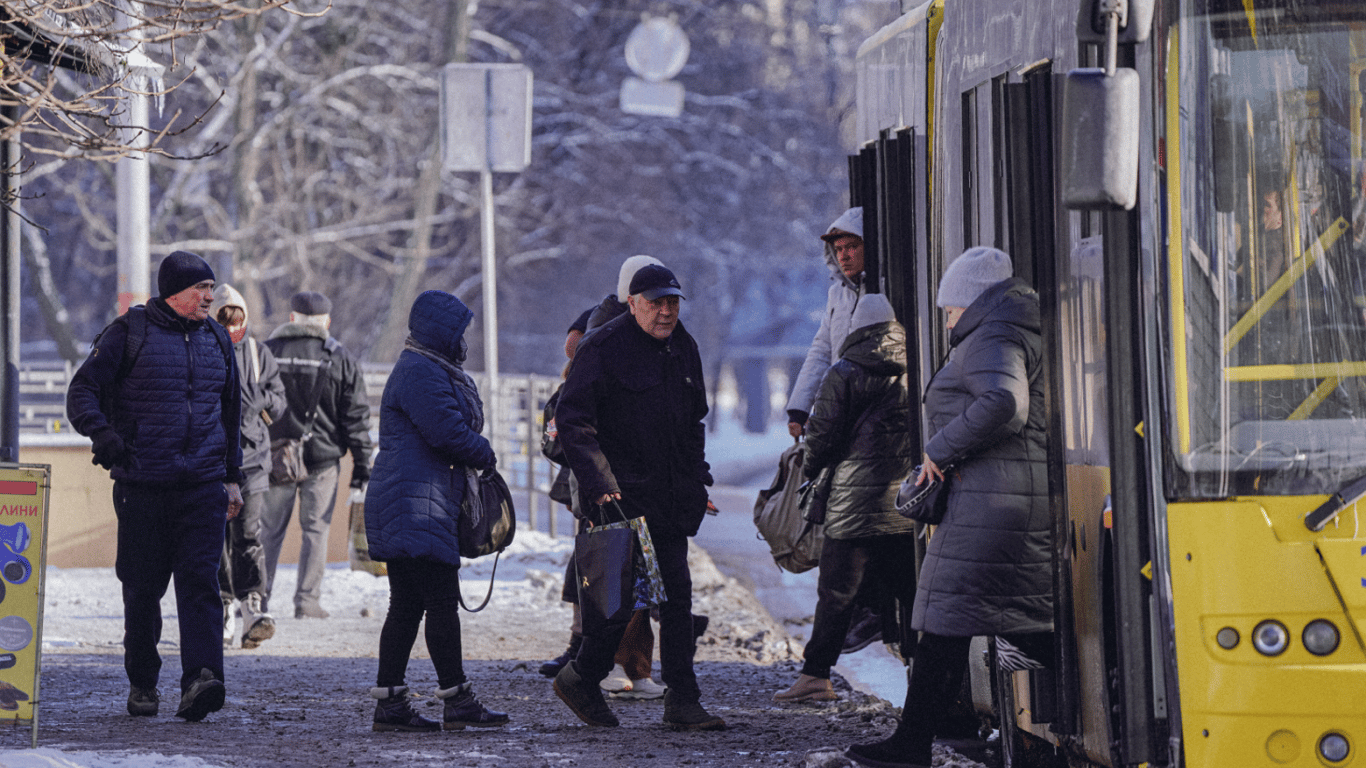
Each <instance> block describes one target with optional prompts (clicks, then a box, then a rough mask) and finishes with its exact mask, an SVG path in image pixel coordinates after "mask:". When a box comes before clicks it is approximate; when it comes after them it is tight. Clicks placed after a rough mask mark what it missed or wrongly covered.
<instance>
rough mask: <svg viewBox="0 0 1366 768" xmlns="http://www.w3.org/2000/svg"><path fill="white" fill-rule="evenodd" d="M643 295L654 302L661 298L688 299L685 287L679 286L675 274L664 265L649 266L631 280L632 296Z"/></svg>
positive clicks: (639, 271)
mask: <svg viewBox="0 0 1366 768" xmlns="http://www.w3.org/2000/svg"><path fill="white" fill-rule="evenodd" d="M637 294H639V295H641V296H643V297H645V300H646V301H654V300H655V299H657V298H659V297H661V296H677V297H679V298H680V299H686V298H688V297H687V296H684V295H683V287H682V286H680V285H679V284H678V278H676V277H674V273H673V272H671V271H669V268H668V267H666V266H664V265H662V264H647V265H645V266H643V267H641V268H640V269H639V270H638V271H637V272H636V274H635V277H632V278H631V295H632V296H635V295H637Z"/></svg>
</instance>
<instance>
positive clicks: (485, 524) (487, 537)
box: [456, 467, 517, 613]
mask: <svg viewBox="0 0 1366 768" xmlns="http://www.w3.org/2000/svg"><path fill="white" fill-rule="evenodd" d="M456 535H457V536H459V537H460V556H461V557H463V558H469V559H474V558H476V557H483V556H484V555H488V554H492V555H493V572H492V573H490V574H489V591H488V593H487V594H485V595H484V600H483V602H481V603H479V606H478V607H477V608H471V607H469V606H468V605H466V604H465V597H464V595H457V599H458V600H459V601H460V607H461V608H464V609H465V610H467V611H469V612H470V613H478V612H480V611H482V610H484V607H485V606H487V605H488V604H489V598H491V597H493V580H494V579H495V578H497V577H498V558H499V557H500V556H501V555H502V554H503V550H504V549H507V547H508V545H510V544H512V540H513V538H514V537H515V536H516V535H517V509H516V507H514V506H513V504H512V492H511V491H510V490H508V484H507V481H505V480H503V476H502V475H500V474H498V470H497V469H488V470H485V471H484V472H482V473H481V472H479V471H478V470H476V469H471V468H469V467H466V468H465V498H464V500H462V501H461V502H460V519H459V520H457V521H456Z"/></svg>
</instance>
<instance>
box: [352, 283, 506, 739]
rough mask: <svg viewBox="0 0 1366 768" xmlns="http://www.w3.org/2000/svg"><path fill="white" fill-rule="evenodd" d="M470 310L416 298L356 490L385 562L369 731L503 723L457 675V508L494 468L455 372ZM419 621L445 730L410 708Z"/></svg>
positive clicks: (478, 411)
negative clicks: (361, 486) (363, 484)
mask: <svg viewBox="0 0 1366 768" xmlns="http://www.w3.org/2000/svg"><path fill="white" fill-rule="evenodd" d="M473 317H474V313H473V312H471V311H470V309H469V308H468V307H466V306H465V305H464V304H463V303H461V301H460V300H459V299H457V298H456V297H454V296H452V295H450V294H449V293H443V292H442V291H426V292H425V293H423V294H422V295H420V296H418V297H417V299H416V300H415V301H414V302H413V307H412V310H411V311H410V312H409V314H408V331H409V334H410V335H409V336H408V340H407V342H406V343H405V344H404V349H403V353H402V354H400V355H399V358H398V362H396V363H395V364H394V369H393V371H392V372H391V373H390V374H389V382H388V383H387V384H386V385H385V387H384V396H383V399H382V400H381V403H380V416H379V447H380V451H379V457H378V458H377V459H376V461H375V466H374V471H373V472H372V473H371V481H370V485H369V488H367V489H366V494H365V535H366V537H367V539H368V541H369V544H370V557H371V558H372V559H374V560H377V561H383V562H385V563H387V566H388V572H389V613H388V615H387V616H386V617H385V619H384V629H383V630H381V631H380V637H379V672H378V674H377V676H376V681H375V687H374V688H372V689H370V695H371V696H372V697H374V698H375V699H378V700H379V701H378V703H377V704H376V705H375V717H374V724H373V726H372V727H373V729H374V730H376V731H436V730H441V729H442V728H443V727H444V728H445V729H446V730H462V729H464V728H465V727H466V726H499V725H503V724H505V723H507V721H508V716H507V714H505V713H503V712H493V711H490V710H488V709H487V708H485V707H484V706H483V705H482V704H480V703H479V700H478V699H476V698H475V696H474V691H473V686H472V684H471V683H470V682H469V681H468V680H467V678H466V677H465V670H464V661H463V657H462V652H461V647H460V615H459V598H460V536H459V533H458V531H459V529H458V527H457V526H458V522H459V518H460V504H461V502H462V501H463V500H464V498H465V490H466V482H467V481H466V471H467V470H471V469H472V470H486V469H492V468H493V466H494V464H495V463H496V459H495V457H494V454H493V448H492V446H490V445H489V441H488V440H487V439H486V438H485V437H484V436H483V435H481V434H479V431H480V430H481V429H483V427H484V406H483V402H482V401H481V400H480V398H479V392H478V390H477V389H475V386H474V381H473V380H472V379H471V378H470V376H469V374H467V373H465V370H464V367H463V366H464V362H465V351H466V344H465V331H466V330H467V329H468V328H469V325H470V321H471V320H472V319H473ZM424 614H425V615H426V618H427V623H426V639H427V649H428V651H429V652H430V653H431V655H432V664H433V666H435V667H436V674H437V685H438V689H437V691H436V695H437V698H440V699H442V700H444V702H445V706H444V710H443V716H444V722H443V723H437V722H434V721H431V720H428V719H426V718H424V717H422V716H421V715H418V714H417V713H416V712H414V711H413V709H412V706H411V705H410V704H409V702H408V685H407V683H406V682H405V679H406V676H407V669H408V656H409V655H410V654H411V653H412V650H413V642H414V641H415V640H416V639H417V628H418V625H419V624H420V623H422V618H423V615H424Z"/></svg>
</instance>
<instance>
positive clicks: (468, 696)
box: [436, 682, 508, 731]
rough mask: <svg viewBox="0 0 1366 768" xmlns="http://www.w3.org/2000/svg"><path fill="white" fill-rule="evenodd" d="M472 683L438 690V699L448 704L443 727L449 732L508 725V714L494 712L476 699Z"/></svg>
mask: <svg viewBox="0 0 1366 768" xmlns="http://www.w3.org/2000/svg"><path fill="white" fill-rule="evenodd" d="M473 687H474V686H473V684H472V683H468V682H465V683H461V684H460V685H457V686H455V687H454V688H438V689H436V697H437V698H438V699H442V700H443V701H445V702H446V705H445V708H444V711H443V712H442V715H443V716H442V720H443V721H444V722H443V723H442V724H441V727H442V728H444V729H446V730H448V731H463V730H465V726H474V727H475V728H493V727H496V726H500V725H507V721H508V715H507V713H506V712H494V711H493V710H491V709H489V708H488V707H485V706H484V705H483V704H480V703H479V699H476V698H475V697H474V690H473Z"/></svg>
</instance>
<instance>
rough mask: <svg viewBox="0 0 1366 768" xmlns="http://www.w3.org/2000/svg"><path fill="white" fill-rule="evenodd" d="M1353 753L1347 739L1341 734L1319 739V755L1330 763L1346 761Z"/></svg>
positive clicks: (1332, 734)
mask: <svg viewBox="0 0 1366 768" xmlns="http://www.w3.org/2000/svg"><path fill="white" fill-rule="evenodd" d="M1351 751H1352V747H1351V745H1349V744H1348V743H1347V737H1346V736H1343V735H1342V734H1340V733H1329V734H1325V735H1324V737H1323V738H1321V739H1319V755H1321V756H1322V757H1323V759H1324V760H1327V761H1328V762H1330V763H1340V762H1342V761H1343V760H1346V759H1347V755H1348V753H1350V752H1351Z"/></svg>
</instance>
